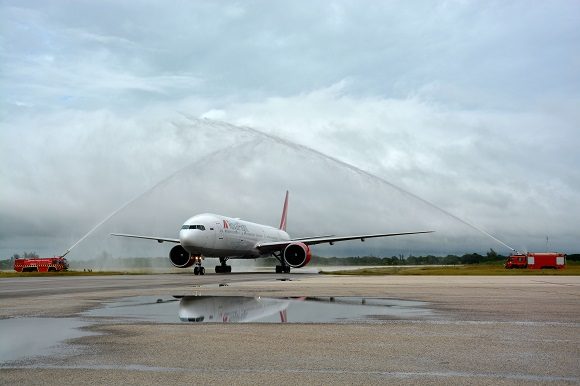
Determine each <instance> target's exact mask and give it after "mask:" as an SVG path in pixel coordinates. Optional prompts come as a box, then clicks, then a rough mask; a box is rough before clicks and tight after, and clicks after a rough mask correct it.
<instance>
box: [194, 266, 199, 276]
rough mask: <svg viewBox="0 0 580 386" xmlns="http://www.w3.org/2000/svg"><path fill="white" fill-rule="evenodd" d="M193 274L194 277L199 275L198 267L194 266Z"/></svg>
mask: <svg viewBox="0 0 580 386" xmlns="http://www.w3.org/2000/svg"><path fill="white" fill-rule="evenodd" d="M193 274H194V275H199V267H198V266H195V267H194V268H193Z"/></svg>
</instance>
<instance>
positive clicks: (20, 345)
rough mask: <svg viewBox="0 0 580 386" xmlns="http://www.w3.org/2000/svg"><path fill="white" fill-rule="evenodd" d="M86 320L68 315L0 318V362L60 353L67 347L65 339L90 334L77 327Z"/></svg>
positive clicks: (84, 323) (81, 325) (84, 324)
mask: <svg viewBox="0 0 580 386" xmlns="http://www.w3.org/2000/svg"><path fill="white" fill-rule="evenodd" d="M89 324H90V323H86V322H83V321H80V320H78V319H70V318H11V319H0V342H2V343H1V344H0V362H7V361H14V360H18V359H23V358H28V357H33V356H41V355H58V354H60V353H64V352H65V351H68V349H67V348H70V346H68V345H66V344H64V343H62V342H64V341H65V340H67V339H73V338H79V337H81V336H89V335H94V333H90V332H87V331H82V330H80V328H81V327H85V326H88V325H89Z"/></svg>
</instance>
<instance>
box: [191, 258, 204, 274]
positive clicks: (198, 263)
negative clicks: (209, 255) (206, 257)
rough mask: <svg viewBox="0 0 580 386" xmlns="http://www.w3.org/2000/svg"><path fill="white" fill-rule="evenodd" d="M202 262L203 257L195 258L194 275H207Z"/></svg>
mask: <svg viewBox="0 0 580 386" xmlns="http://www.w3.org/2000/svg"><path fill="white" fill-rule="evenodd" d="M202 260H203V258H202V257H201V256H196V257H195V267H193V274H194V275H205V268H204V267H202V265H201V261H202Z"/></svg>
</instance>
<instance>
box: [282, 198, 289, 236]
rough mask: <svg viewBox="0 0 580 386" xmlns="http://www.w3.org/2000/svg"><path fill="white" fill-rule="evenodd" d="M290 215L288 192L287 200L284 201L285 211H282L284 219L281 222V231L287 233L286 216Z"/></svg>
mask: <svg viewBox="0 0 580 386" xmlns="http://www.w3.org/2000/svg"><path fill="white" fill-rule="evenodd" d="M287 215H288V191H286V199H285V200H284V209H282V219H281V220H280V229H282V230H283V231H284V232H285V231H286V216H287Z"/></svg>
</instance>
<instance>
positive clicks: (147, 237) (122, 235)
mask: <svg viewBox="0 0 580 386" xmlns="http://www.w3.org/2000/svg"><path fill="white" fill-rule="evenodd" d="M111 236H120V237H132V238H134V239H147V240H157V242H158V243H162V242H164V241H167V242H168V243H176V244H179V242H180V241H179V239H168V238H166V237H156V236H139V235H128V234H125V233H111Z"/></svg>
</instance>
